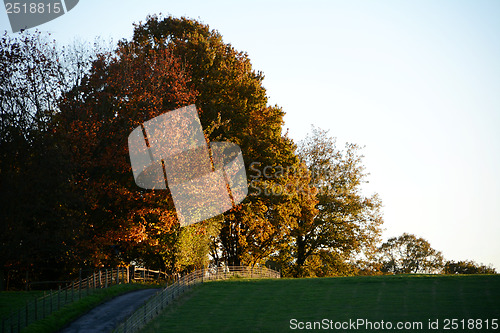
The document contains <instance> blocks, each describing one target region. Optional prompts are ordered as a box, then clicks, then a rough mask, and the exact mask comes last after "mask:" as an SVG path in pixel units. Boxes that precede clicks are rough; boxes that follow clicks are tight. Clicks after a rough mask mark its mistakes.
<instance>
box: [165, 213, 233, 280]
mask: <svg viewBox="0 0 500 333" xmlns="http://www.w3.org/2000/svg"><path fill="white" fill-rule="evenodd" d="M223 218H224V217H223V216H222V215H219V216H216V217H213V218H211V219H209V220H206V221H203V222H200V223H195V224H192V225H189V226H187V227H184V228H182V230H181V231H180V236H179V238H178V240H177V244H176V251H177V253H176V257H175V266H176V270H177V271H193V270H196V269H202V268H203V267H208V266H209V258H208V255H209V253H210V247H211V245H212V243H213V239H215V238H216V237H217V236H218V234H219V231H220V225H221V223H222V221H223Z"/></svg>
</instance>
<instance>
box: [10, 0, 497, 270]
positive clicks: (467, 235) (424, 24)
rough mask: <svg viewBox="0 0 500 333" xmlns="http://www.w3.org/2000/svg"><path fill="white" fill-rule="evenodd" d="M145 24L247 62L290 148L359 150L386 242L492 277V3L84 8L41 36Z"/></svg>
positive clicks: (112, 33) (123, 34)
mask: <svg viewBox="0 0 500 333" xmlns="http://www.w3.org/2000/svg"><path fill="white" fill-rule="evenodd" d="M155 13H156V14H157V13H163V14H172V15H174V16H187V17H190V18H195V19H198V20H201V21H202V22H204V23H207V24H209V25H210V27H211V28H214V29H217V30H218V31H219V32H220V33H221V34H222V35H223V38H224V41H225V42H229V43H231V44H232V45H233V46H235V47H236V48H237V49H238V50H240V51H246V52H247V53H248V54H249V56H250V59H251V60H252V63H253V65H254V68H255V69H257V70H260V71H262V72H264V74H265V76H266V78H265V80H264V85H265V87H266V88H267V92H268V96H269V97H270V102H271V104H278V105H279V106H281V107H283V109H284V110H285V112H286V113H287V114H286V117H285V121H286V123H285V128H288V129H289V134H290V135H291V137H292V138H294V139H295V140H300V139H302V138H304V137H305V135H306V134H307V133H308V132H309V131H310V125H311V124H314V125H315V126H318V127H321V128H323V129H329V130H330V134H331V135H332V136H336V137H337V138H338V142H339V143H343V142H346V141H348V142H353V143H358V144H360V145H366V148H365V150H364V155H365V156H366V157H365V165H366V167H367V171H368V172H370V173H371V175H370V177H369V180H370V184H368V185H367V186H366V191H367V193H372V192H378V193H379V194H380V196H381V198H382V200H383V203H384V215H385V224H384V227H385V229H386V230H385V231H384V238H385V239H386V238H389V237H392V236H399V235H400V234H402V233H403V232H409V233H413V234H416V235H417V236H420V237H423V238H425V239H427V240H428V241H429V242H430V243H431V245H432V246H433V247H434V248H435V249H437V250H440V251H442V252H443V254H444V256H445V258H446V259H450V260H464V259H472V260H475V261H477V262H480V263H484V264H493V266H494V267H495V268H496V269H497V271H500V241H499V238H500V237H499V236H500V19H499V18H500V1H496V0H491V1H484V0H474V1H472V0H471V1H461V0H449V1H444V0H429V1H425V0H418V1H384V0H382V1H307V2H306V1H253V2H249V1H201V0H200V1H189V0H183V1H153V0H146V1H132V0H126V1H123V0H106V1H98V0H80V3H79V4H78V5H77V6H76V7H75V8H74V9H73V10H71V11H70V12H68V13H67V14H66V15H64V16H62V17H60V18H58V19H55V20H54V21H51V22H49V23H46V24H44V25H41V26H39V27H38V29H39V30H41V31H49V32H51V33H52V35H53V37H54V38H55V39H56V40H57V41H59V42H61V43H67V42H71V41H72V40H73V39H75V38H79V39H82V40H88V41H93V39H94V37H96V36H102V37H103V38H105V39H109V38H113V39H114V40H115V41H117V40H119V39H121V38H130V37H131V36H132V30H133V28H132V23H133V22H139V21H141V20H142V21H144V20H145V18H146V16H147V15H148V14H155ZM0 30H1V31H4V30H7V31H9V32H11V29H10V25H9V23H8V20H7V15H6V12H5V10H3V9H2V10H0Z"/></svg>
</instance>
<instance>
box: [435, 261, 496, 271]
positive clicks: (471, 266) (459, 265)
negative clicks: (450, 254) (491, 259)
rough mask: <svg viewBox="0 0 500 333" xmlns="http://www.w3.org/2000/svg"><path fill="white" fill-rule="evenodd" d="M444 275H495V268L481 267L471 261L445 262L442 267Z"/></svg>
mask: <svg viewBox="0 0 500 333" xmlns="http://www.w3.org/2000/svg"><path fill="white" fill-rule="evenodd" d="M443 273H444V274H497V272H496V270H495V268H493V267H491V266H486V265H481V264H478V263H476V262H474V261H472V260H463V261H457V262H455V261H453V260H451V261H447V262H446V264H445V265H444V270H443Z"/></svg>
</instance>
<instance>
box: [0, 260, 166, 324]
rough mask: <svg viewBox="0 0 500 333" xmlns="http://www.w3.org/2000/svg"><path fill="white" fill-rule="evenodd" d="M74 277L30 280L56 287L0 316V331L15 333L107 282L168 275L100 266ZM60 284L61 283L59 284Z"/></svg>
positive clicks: (127, 268) (109, 283)
mask: <svg viewBox="0 0 500 333" xmlns="http://www.w3.org/2000/svg"><path fill="white" fill-rule="evenodd" d="M81 276H82V274H81V272H80V278H78V279H77V280H74V281H44V282H36V283H33V284H43V283H58V284H59V287H58V289H57V290H50V291H46V292H44V296H42V297H39V298H36V299H34V300H32V301H29V302H26V305H25V306H24V307H22V308H20V309H18V310H16V311H12V312H11V314H10V315H9V316H7V317H5V318H2V319H0V320H1V322H0V325H1V327H0V331H1V332H2V333H7V332H8V333H19V332H20V331H21V330H22V329H23V328H25V327H26V326H28V325H29V324H31V323H34V322H35V321H37V320H41V319H43V318H45V317H47V316H49V315H50V314H51V313H53V312H54V311H57V310H59V309H60V308H62V307H63V306H65V305H67V304H69V303H72V302H74V301H76V300H79V299H81V298H82V297H84V296H87V295H90V294H93V293H95V292H96V290H98V289H102V288H108V287H109V286H112V285H115V284H120V283H130V282H132V281H157V282H159V281H160V280H166V279H167V278H168V275H167V274H166V273H164V272H161V271H154V270H150V269H147V268H140V267H134V266H129V267H115V268H108V269H101V270H99V271H95V272H93V273H92V274H90V275H88V276H86V277H83V278H82V277H81ZM62 284H65V286H64V287H63V286H62Z"/></svg>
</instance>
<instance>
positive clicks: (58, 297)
mask: <svg viewBox="0 0 500 333" xmlns="http://www.w3.org/2000/svg"><path fill="white" fill-rule="evenodd" d="M60 296H61V285H59V290H58V291H57V310H59V309H60V308H61V297H60Z"/></svg>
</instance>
